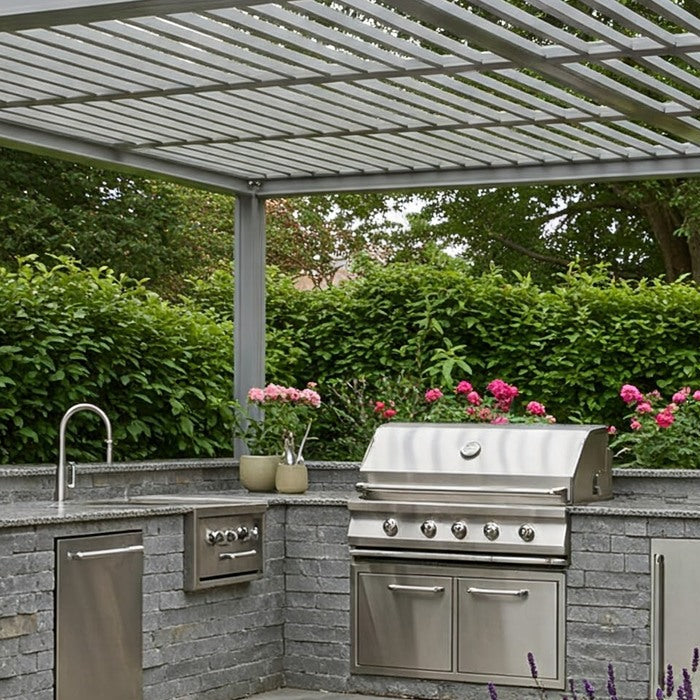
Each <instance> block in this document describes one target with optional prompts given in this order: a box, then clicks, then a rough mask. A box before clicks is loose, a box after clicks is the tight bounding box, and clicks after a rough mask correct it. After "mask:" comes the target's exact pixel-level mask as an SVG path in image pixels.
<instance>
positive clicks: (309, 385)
mask: <svg viewBox="0 0 700 700" xmlns="http://www.w3.org/2000/svg"><path fill="white" fill-rule="evenodd" d="M317 386H318V384H317V383H316V382H306V388H307V389H315V388H316V387H317Z"/></svg>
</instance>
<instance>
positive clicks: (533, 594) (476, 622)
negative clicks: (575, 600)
mask: <svg viewBox="0 0 700 700" xmlns="http://www.w3.org/2000/svg"><path fill="white" fill-rule="evenodd" d="M474 573H475V574H476V572H474ZM564 583H565V577H564V574H563V573H559V572H553V571H552V572H541V571H537V572H534V571H533V572H525V571H521V572H517V571H498V570H492V571H489V570H487V569H484V570H483V571H482V572H481V575H472V576H469V577H464V578H460V579H458V581H457V589H456V593H455V595H456V596H457V611H458V622H457V629H458V634H459V637H458V639H459V641H458V649H457V657H458V661H457V670H458V672H459V673H464V674H470V675H472V676H474V677H475V679H476V678H479V679H482V678H486V679H493V680H494V681H498V682H507V680H511V681H512V680H520V681H523V682H529V681H530V679H529V678H528V677H529V675H530V668H529V665H528V659H527V655H528V652H532V654H533V655H534V657H535V661H536V663H537V668H538V674H539V675H538V678H539V681H540V683H541V684H542V685H543V686H545V687H550V688H562V687H563V683H564Z"/></svg>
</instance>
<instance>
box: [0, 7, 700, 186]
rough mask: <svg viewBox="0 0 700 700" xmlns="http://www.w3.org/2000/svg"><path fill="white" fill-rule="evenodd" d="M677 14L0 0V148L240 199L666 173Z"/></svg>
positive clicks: (694, 59) (681, 89)
mask: <svg viewBox="0 0 700 700" xmlns="http://www.w3.org/2000/svg"><path fill="white" fill-rule="evenodd" d="M586 10H588V11H586ZM699 14H700V11H699V10H698V9H697V5H696V4H695V3H694V2H691V1H690V0H637V2H636V4H627V3H623V2H621V0H473V2H470V3H468V4H467V3H464V2H462V1H461V0H338V1H337V2H333V3H330V2H327V0H6V2H4V3H0V145H7V146H12V147H17V148H26V149H29V150H33V151H37V152H41V153H51V154H60V153H65V154H66V157H72V158H79V159H80V160H83V161H86V162H94V163H99V164H107V165H113V166H115V167H119V168H123V169H125V170H127V171H129V172H148V171H150V172H154V173H157V174H159V175H163V176H166V177H174V178H176V179H178V180H181V181H186V182H192V183H195V184H201V185H203V186H206V187H213V188H216V189H223V190H229V191H232V192H241V191H243V192H245V191H255V192H257V193H258V194H260V195H262V196H273V195H274V196H278V195H280V194H289V195H293V194H298V193H307V192H319V191H328V190H329V189H332V190H338V191H348V190H352V189H368V190H376V189H382V188H387V189H392V188H405V187H411V186H415V187H427V186H431V185H432V186H448V185H449V186H457V185H460V184H461V185H474V184H481V183H480V179H481V180H483V183H484V184H486V183H490V184H493V183H514V182H530V181H533V178H541V179H542V181H556V180H557V178H558V179H559V181H570V182H576V181H581V180H583V179H586V178H596V179H602V178H617V177H645V176H647V175H649V174H656V175H668V176H672V175H679V176H688V175H692V174H698V173H700V119H699V117H700V16H698V15H699ZM362 178H365V180H363V179H362ZM253 181H254V182H255V184H254V186H253V185H250V187H253V190H250V189H249V184H248V183H250V182H253ZM363 183H364V184H363Z"/></svg>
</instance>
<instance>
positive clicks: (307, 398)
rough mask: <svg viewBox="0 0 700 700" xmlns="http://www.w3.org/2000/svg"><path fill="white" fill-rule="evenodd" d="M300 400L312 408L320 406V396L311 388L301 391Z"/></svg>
mask: <svg viewBox="0 0 700 700" xmlns="http://www.w3.org/2000/svg"><path fill="white" fill-rule="evenodd" d="M300 400H301V401H302V403H305V404H308V405H309V406H313V408H318V407H319V406H320V405H321V395H320V394H319V393H318V392H317V391H314V390H313V389H311V388H308V389H302V391H301V395H300Z"/></svg>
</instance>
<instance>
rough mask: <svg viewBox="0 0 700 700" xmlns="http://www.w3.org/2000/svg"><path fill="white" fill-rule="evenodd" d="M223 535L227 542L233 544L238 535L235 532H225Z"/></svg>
mask: <svg viewBox="0 0 700 700" xmlns="http://www.w3.org/2000/svg"><path fill="white" fill-rule="evenodd" d="M224 535H226V541H227V542H235V541H236V540H237V539H238V533H237V532H236V531H235V530H226V531H225V532H224Z"/></svg>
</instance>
